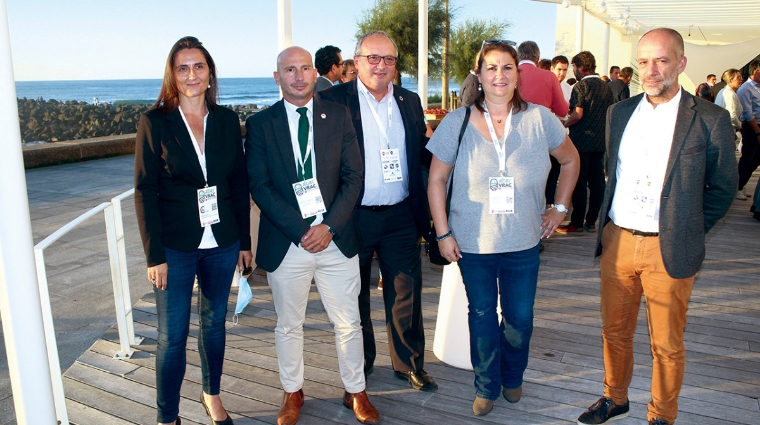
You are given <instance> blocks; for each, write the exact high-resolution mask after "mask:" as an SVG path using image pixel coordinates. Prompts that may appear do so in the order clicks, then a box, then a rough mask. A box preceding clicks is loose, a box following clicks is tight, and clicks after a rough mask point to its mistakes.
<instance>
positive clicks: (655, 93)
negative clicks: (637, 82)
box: [642, 74, 678, 97]
mask: <svg viewBox="0 0 760 425" xmlns="http://www.w3.org/2000/svg"><path fill="white" fill-rule="evenodd" d="M675 84H678V74H675V75H674V77H673V78H670V79H667V78H666V79H664V80H663V81H661V82H660V83H659V84H658V85H657V86H656V87H652V86H648V85H646V83H645V84H642V87H643V88H644V92H645V93H646V94H647V95H648V96H649V97H660V96H662V95H663V94H664V93H667V92H668V91H669V90H670V89H671V88H672V87H673V85H675Z"/></svg>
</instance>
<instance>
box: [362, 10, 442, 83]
mask: <svg viewBox="0 0 760 425" xmlns="http://www.w3.org/2000/svg"><path fill="white" fill-rule="evenodd" d="M418 6H419V3H418V0H376V1H375V5H374V6H373V7H372V8H371V9H369V10H365V11H363V12H362V18H361V19H360V20H359V22H357V27H358V30H357V32H356V37H357V38H359V37H361V35H362V34H365V33H367V32H369V31H373V30H382V31H385V32H386V33H388V35H389V36H390V37H391V38H392V39H393V41H394V42H396V46H398V56H399V59H398V62H397V64H396V69H397V70H398V72H399V75H398V76H397V82H398V81H399V79H400V77H401V73H404V74H407V75H412V76H416V75H417V45H418V43H417V41H418V28H419V26H418V25H417V21H418V16H419V15H418ZM428 7H429V10H428V71H429V74H430V75H431V76H433V77H440V75H441V44H442V40H443V32H444V29H443V23H444V21H445V17H446V11H445V5H444V0H430V2H429V4H428Z"/></svg>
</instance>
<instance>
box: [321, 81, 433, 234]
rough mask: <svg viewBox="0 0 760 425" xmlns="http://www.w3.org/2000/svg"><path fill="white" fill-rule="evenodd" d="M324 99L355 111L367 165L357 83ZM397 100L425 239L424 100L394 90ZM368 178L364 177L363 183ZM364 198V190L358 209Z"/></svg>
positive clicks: (337, 88)
mask: <svg viewBox="0 0 760 425" xmlns="http://www.w3.org/2000/svg"><path fill="white" fill-rule="evenodd" d="M316 96H318V97H321V98H322V99H325V100H329V101H332V102H336V103H340V104H341V105H345V106H348V108H349V109H350V110H351V121H352V122H353V124H354V129H356V137H357V138H358V139H359V149H361V158H362V163H364V130H363V129H362V114H361V110H360V108H359V89H358V87H357V85H356V80H354V81H351V82H350V83H344V84H338V85H337V86H333V87H331V88H329V89H326V90H322V91H320V92H319V93H317V94H316ZM393 97H395V98H396V104H398V108H399V110H400V111H401V118H402V121H403V122H404V133H405V134H406V159H407V167H408V170H409V197H408V198H407V201H408V202H409V205H410V206H411V208H412V212H413V214H414V223H415V225H416V227H417V235H418V236H423V235H426V234H427V233H428V231H429V230H430V215H429V212H428V201H427V193H426V192H425V186H424V184H423V182H422V165H421V163H422V160H421V158H420V155H421V154H422V153H423V149H424V148H425V145H426V144H427V140H428V139H427V137H425V132H426V131H427V127H426V126H425V118H424V116H423V112H422V104H421V103H420V97H419V96H417V94H416V93H414V92H411V91H409V90H407V89H404V88H401V87H398V86H395V85H394V86H393ZM363 178H364V175H363V174H362V180H363ZM363 197H364V186H363V185H362V191H361V194H360V195H359V199H358V200H357V206H360V205H361V200H362V198H363Z"/></svg>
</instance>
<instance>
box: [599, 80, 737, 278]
mask: <svg viewBox="0 0 760 425" xmlns="http://www.w3.org/2000/svg"><path fill="white" fill-rule="evenodd" d="M642 96H644V94H640V95H638V96H635V97H632V98H630V99H627V100H624V101H621V102H619V103H616V104H614V105H613V106H611V107H610V109H609V110H608V112H607V135H606V136H607V152H608V153H609V159H608V160H607V170H609V171H608V180H607V188H606V190H605V192H604V201H603V203H602V210H601V211H602V226H601V227H604V225H605V224H607V223H608V222H609V221H610V218H609V212H610V207H611V206H612V197H613V195H614V194H615V186H616V184H617V178H616V175H615V174H616V171H617V161H618V152H619V150H620V142H621V140H622V138H623V132H624V131H625V127H626V125H628V121H629V120H630V118H631V115H633V112H634V111H635V110H636V107H637V106H638V104H639V102H640V101H641V97H642ZM734 150H735V146H734V131H733V128H732V126H731V118H730V117H729V115H728V111H726V110H725V109H723V108H721V107H719V106H717V105H715V104H713V103H711V102H709V101H706V100H704V99H699V98H697V97H695V96H692V95H691V94H689V93H687V92H686V91H684V90H683V89H682V90H681V102H680V104H679V106H678V117H677V118H676V128H675V132H674V133H673V145H672V147H671V149H670V157H669V158H668V167H667V170H666V172H665V181H664V183H663V186H662V198H661V199H660V229H659V233H660V249H661V252H662V260H663V262H664V263H665V269H666V271H667V272H668V274H669V275H670V276H671V277H673V278H676V279H682V278H688V277H691V276H694V275H695V274H696V273H697V271H699V268H700V267H701V266H702V261H703V260H704V258H705V234H706V233H707V232H708V231H709V230H710V229H711V228H712V227H713V226H714V225H715V224H716V223H717V222H718V220H720V219H721V218H722V217H723V216H724V215H725V214H726V211H728V208H729V207H730V206H731V203H732V202H733V199H734V194H735V193H736V184H737V179H738V176H737V173H736V157H735V154H734ZM601 253H602V231H601V230H600V231H599V234H598V239H597V249H596V255H597V256H599V255H601Z"/></svg>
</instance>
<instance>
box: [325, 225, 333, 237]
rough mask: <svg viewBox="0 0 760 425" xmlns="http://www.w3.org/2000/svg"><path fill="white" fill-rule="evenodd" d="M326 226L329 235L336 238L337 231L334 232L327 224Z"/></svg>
mask: <svg viewBox="0 0 760 425" xmlns="http://www.w3.org/2000/svg"><path fill="white" fill-rule="evenodd" d="M325 226H327V233H329V234H331V235H333V236H334V235H335V230H333V228H332V227H330V225H329V224H325Z"/></svg>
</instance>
